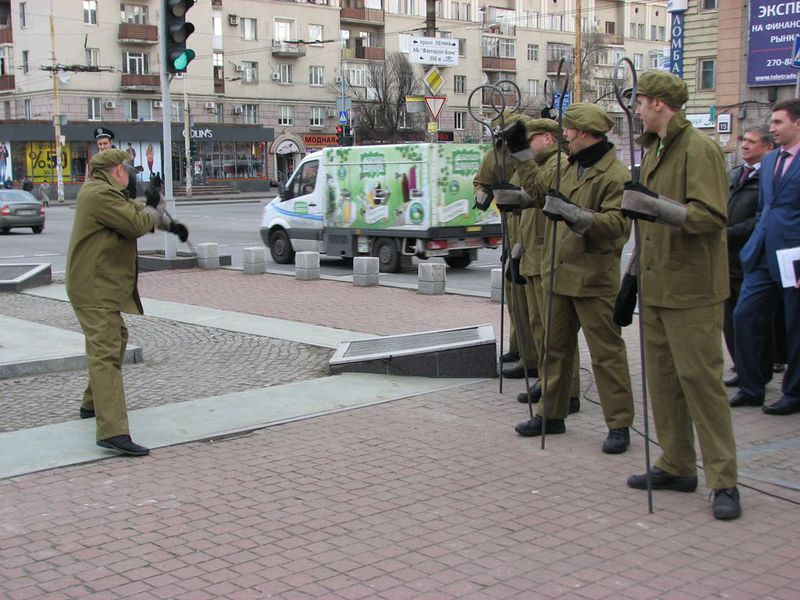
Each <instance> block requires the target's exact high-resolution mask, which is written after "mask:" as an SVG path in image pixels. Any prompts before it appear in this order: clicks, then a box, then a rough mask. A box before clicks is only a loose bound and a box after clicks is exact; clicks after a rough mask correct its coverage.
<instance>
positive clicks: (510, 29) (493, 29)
mask: <svg viewBox="0 0 800 600" xmlns="http://www.w3.org/2000/svg"><path fill="white" fill-rule="evenodd" d="M483 32H484V33H485V34H488V35H503V36H506V37H516V35H517V28H516V27H515V26H514V25H511V24H510V23H505V22H501V23H493V24H492V25H489V26H487V27H485V28H484V30H483Z"/></svg>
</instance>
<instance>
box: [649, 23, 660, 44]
mask: <svg viewBox="0 0 800 600" xmlns="http://www.w3.org/2000/svg"><path fill="white" fill-rule="evenodd" d="M657 36H658V27H656V26H655V25H650V39H651V40H653V41H655V40H657V39H658V37H657Z"/></svg>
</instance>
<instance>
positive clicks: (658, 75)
mask: <svg viewBox="0 0 800 600" xmlns="http://www.w3.org/2000/svg"><path fill="white" fill-rule="evenodd" d="M636 93H637V94H642V95H644V96H650V97H652V98H659V99H661V100H663V101H664V102H666V103H667V104H669V105H670V106H672V107H673V108H680V107H681V106H683V105H684V104H685V103H686V101H687V100H688V99H689V90H688V89H687V87H686V82H684V81H683V79H681V78H680V77H678V76H677V75H673V74H672V73H668V72H667V71H659V70H656V69H652V70H650V71H645V72H644V73H642V74H641V75H640V76H639V81H638V85H637V87H636ZM628 95H630V92H628Z"/></svg>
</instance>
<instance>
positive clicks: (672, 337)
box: [644, 302, 736, 489]
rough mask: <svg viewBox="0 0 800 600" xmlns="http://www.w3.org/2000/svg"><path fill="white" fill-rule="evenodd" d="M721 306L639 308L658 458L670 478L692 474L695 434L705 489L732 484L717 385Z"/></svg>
mask: <svg viewBox="0 0 800 600" xmlns="http://www.w3.org/2000/svg"><path fill="white" fill-rule="evenodd" d="M722 320H723V310H722V302H720V303H718V304H713V305H711V306H704V307H701V308H690V309H669V308H656V307H652V306H646V307H645V308H644V343H645V361H646V362H645V364H646V366H647V386H648V390H649V392H650V398H651V403H652V405H653V420H654V422H655V426H656V433H657V435H658V441H659V443H660V444H661V450H662V453H661V457H660V458H659V459H658V460H657V461H656V466H657V467H658V468H660V469H663V470H664V471H666V472H667V473H671V474H673V475H695V474H696V473H697V468H696V465H695V463H696V461H697V456H696V453H695V449H694V432H693V430H692V424H694V429H695V430H696V431H697V438H698V440H699V442H700V451H701V452H702V455H703V466H704V468H705V473H706V485H707V486H708V487H709V488H711V489H724V488H730V487H733V486H735V485H736V443H735V441H734V437H733V426H732V424H731V410H730V405H729V404H728V397H727V395H726V394H725V388H724V387H723V386H722V369H723V360H722V341H721V335H720V333H721V331H722Z"/></svg>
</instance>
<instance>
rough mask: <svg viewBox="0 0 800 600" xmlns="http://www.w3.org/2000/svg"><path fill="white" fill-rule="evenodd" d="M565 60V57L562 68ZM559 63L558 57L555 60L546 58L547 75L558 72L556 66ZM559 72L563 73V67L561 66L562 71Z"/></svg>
mask: <svg viewBox="0 0 800 600" xmlns="http://www.w3.org/2000/svg"><path fill="white" fill-rule="evenodd" d="M567 60H569V59H565V62H564V68H566V61H567ZM560 64H561V59H560V58H558V59H556V60H548V61H547V74H548V75H555V74H556V73H558V66H559V65H560ZM561 74H562V75H563V74H564V73H563V68H562V73H561Z"/></svg>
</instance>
